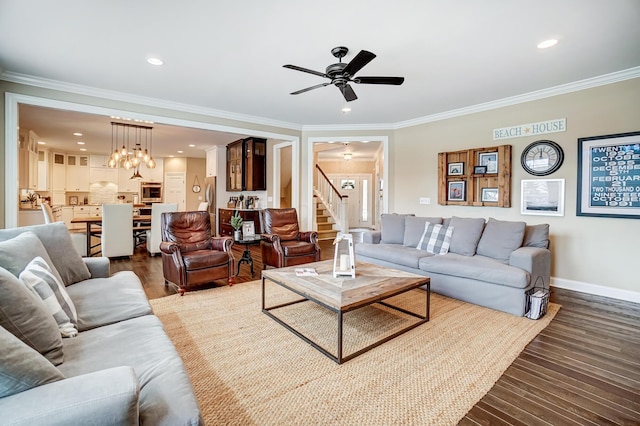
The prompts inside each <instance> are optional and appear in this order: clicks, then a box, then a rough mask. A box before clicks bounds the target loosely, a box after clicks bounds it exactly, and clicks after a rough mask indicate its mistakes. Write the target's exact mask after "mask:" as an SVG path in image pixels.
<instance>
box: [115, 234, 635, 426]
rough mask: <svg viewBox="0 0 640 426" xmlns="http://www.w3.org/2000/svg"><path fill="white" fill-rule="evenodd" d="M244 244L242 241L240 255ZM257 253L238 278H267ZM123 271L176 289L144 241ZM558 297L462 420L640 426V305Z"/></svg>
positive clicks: (566, 293)
mask: <svg viewBox="0 0 640 426" xmlns="http://www.w3.org/2000/svg"><path fill="white" fill-rule="evenodd" d="M321 248H322V256H321V258H322V260H326V259H331V258H332V256H333V246H332V244H331V241H324V242H321ZM243 250H244V246H240V247H238V246H234V248H233V254H234V256H235V259H236V261H237V260H238V259H240V257H241V256H242V251H243ZM251 255H252V257H253V259H254V270H255V272H256V274H255V277H253V278H252V277H251V275H250V273H249V267H248V265H245V264H243V265H242V266H241V269H240V274H239V275H238V277H236V278H235V280H234V282H235V283H236V284H237V285H242V283H243V282H248V281H252V280H254V279H258V278H259V277H260V270H261V269H262V261H261V255H260V247H259V246H257V245H256V246H251ZM123 270H132V271H134V272H135V273H136V274H137V275H138V276H139V277H140V280H141V281H142V285H143V286H144V289H145V292H146V293H147V296H148V297H149V298H151V299H152V298H157V297H164V296H166V295H169V294H174V293H175V292H176V289H175V288H173V287H167V286H165V285H164V277H163V275H162V260H161V258H160V256H156V257H150V256H149V255H148V254H147V251H146V249H145V247H144V246H140V247H137V248H136V249H135V253H134V255H133V256H132V257H131V259H113V260H112V262H111V272H112V273H115V272H117V271H123ZM234 274H235V268H234ZM221 285H227V284H226V281H225V280H221V281H218V282H216V283H212V284H208V285H206V286H202V287H201V288H208V287H214V286H221ZM551 302H554V303H558V304H560V305H562V308H561V309H560V311H559V312H558V314H557V315H556V317H555V318H554V320H553V321H552V322H551V324H549V326H548V327H547V328H546V329H545V330H543V331H542V333H540V335H538V337H536V338H535V339H534V340H533V341H532V342H531V343H530V344H529V345H528V346H527V348H525V350H524V351H523V352H522V353H521V354H520V355H519V356H518V358H517V359H516V361H515V362H514V363H513V364H512V365H511V366H510V367H509V369H507V371H506V372H505V374H504V375H503V376H502V377H501V378H500V379H499V380H498V382H497V383H496V384H495V386H494V387H493V388H492V389H491V390H490V391H489V392H488V393H487V394H486V395H485V396H484V397H483V398H482V399H481V400H480V401H479V402H478V403H477V404H476V405H475V406H474V407H473V408H472V409H471V410H470V411H469V413H467V415H466V416H465V418H464V419H462V420H461V422H460V424H461V425H470V426H471V425H516V426H517V425H523V426H524V425H526V426H529V425H549V424H554V425H555V424H620V425H640V304H634V303H631V302H626V301H621V300H615V299H608V298H606V297H602V296H593V295H590V294H586V293H579V292H574V291H570V290H564V289H559V288H552V289H551Z"/></svg>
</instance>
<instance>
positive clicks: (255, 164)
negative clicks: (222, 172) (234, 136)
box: [226, 138, 267, 192]
mask: <svg viewBox="0 0 640 426" xmlns="http://www.w3.org/2000/svg"><path fill="white" fill-rule="evenodd" d="M226 186H227V191H230V192H232V191H266V190H267V140H266V139H260V138H246V139H240V140H237V141H235V142H231V143H230V144H228V145H227V185H226Z"/></svg>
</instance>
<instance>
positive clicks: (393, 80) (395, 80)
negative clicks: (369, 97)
mask: <svg viewBox="0 0 640 426" xmlns="http://www.w3.org/2000/svg"><path fill="white" fill-rule="evenodd" d="M353 82H354V83H359V84H393V85H394V86H399V85H401V84H402V83H404V77H357V78H354V79H353Z"/></svg>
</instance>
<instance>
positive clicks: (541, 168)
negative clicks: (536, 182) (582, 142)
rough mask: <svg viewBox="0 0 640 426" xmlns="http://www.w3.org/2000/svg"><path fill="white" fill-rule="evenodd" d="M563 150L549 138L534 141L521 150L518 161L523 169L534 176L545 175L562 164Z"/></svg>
mask: <svg viewBox="0 0 640 426" xmlns="http://www.w3.org/2000/svg"><path fill="white" fill-rule="evenodd" d="M563 161H564V151H562V147H561V146H560V145H558V144H557V143H555V142H553V141H549V140H539V141H535V142H533V143H532V144H530V145H529V146H527V147H526V148H525V149H524V151H522V157H520V162H521V163H522V167H523V168H524V170H525V171H526V172H527V173H529V174H531V175H534V176H546V175H550V174H551V173H553V172H555V171H556V170H558V169H559V168H560V166H562V162H563Z"/></svg>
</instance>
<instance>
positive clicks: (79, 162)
mask: <svg viewBox="0 0 640 426" xmlns="http://www.w3.org/2000/svg"><path fill="white" fill-rule="evenodd" d="M90 178H91V176H90V170H89V156H88V155H73V154H67V184H66V189H67V191H71V192H73V191H75V192H89V179H90Z"/></svg>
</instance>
